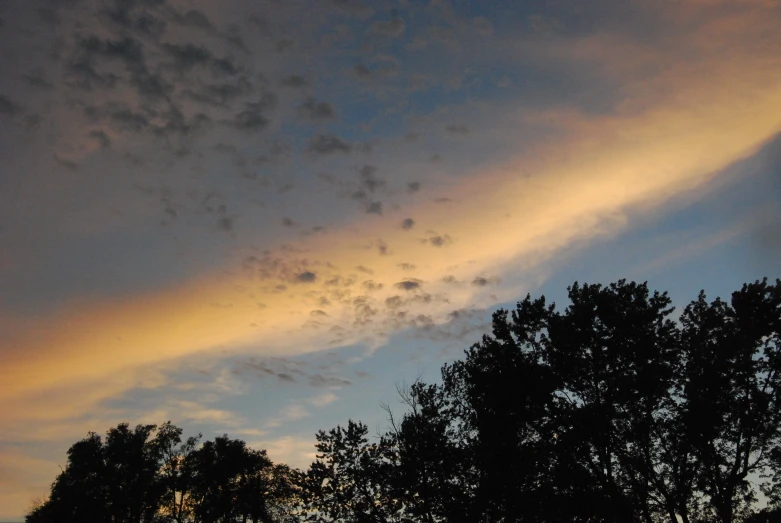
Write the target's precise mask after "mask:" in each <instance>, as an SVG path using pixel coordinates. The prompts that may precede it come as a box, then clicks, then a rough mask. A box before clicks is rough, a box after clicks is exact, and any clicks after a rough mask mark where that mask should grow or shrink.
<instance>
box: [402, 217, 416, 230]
mask: <svg viewBox="0 0 781 523" xmlns="http://www.w3.org/2000/svg"><path fill="white" fill-rule="evenodd" d="M414 226H415V220H413V219H412V218H404V219H403V220H402V221H401V228H402V229H404V230H406V231H408V230H410V229H412V228H413V227H414Z"/></svg>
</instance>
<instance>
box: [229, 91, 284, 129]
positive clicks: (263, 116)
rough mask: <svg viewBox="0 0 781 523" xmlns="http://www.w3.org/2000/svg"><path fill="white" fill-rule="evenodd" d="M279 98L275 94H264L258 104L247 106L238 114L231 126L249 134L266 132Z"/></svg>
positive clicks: (253, 103)
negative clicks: (270, 114)
mask: <svg viewBox="0 0 781 523" xmlns="http://www.w3.org/2000/svg"><path fill="white" fill-rule="evenodd" d="M276 102H277V98H276V96H275V95H274V94H273V93H264V94H263V95H262V96H261V97H260V99H259V100H258V101H256V102H249V103H247V104H245V107H244V110H243V111H240V112H238V113H236V114H235V115H234V117H233V120H231V121H230V122H229V124H230V125H231V126H232V127H234V128H235V129H238V130H239V131H244V132H248V133H257V132H259V131H262V130H264V129H265V128H266V127H267V126H268V124H269V123H270V121H271V120H270V118H269V116H268V114H269V112H270V111H271V110H272V109H273V108H274V107H275V106H276Z"/></svg>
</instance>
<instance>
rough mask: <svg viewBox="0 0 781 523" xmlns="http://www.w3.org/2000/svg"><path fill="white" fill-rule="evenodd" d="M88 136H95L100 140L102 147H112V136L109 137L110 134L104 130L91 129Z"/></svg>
mask: <svg viewBox="0 0 781 523" xmlns="http://www.w3.org/2000/svg"><path fill="white" fill-rule="evenodd" d="M88 136H89V137H90V138H94V139H95V140H97V141H98V143H100V147H101V148H102V149H107V148H108V147H110V146H111V139H110V138H109V137H108V135H107V134H106V133H105V132H104V131H102V130H94V131H90V132H89V134H88Z"/></svg>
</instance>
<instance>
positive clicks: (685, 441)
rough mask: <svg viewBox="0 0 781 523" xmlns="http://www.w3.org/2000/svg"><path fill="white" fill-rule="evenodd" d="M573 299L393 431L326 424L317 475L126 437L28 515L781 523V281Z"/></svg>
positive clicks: (489, 350)
mask: <svg viewBox="0 0 781 523" xmlns="http://www.w3.org/2000/svg"><path fill="white" fill-rule="evenodd" d="M568 299H569V303H568V304H567V306H566V307H565V308H564V309H559V308H557V307H556V306H555V305H554V304H548V303H547V302H546V300H545V298H544V297H540V298H537V299H532V297H531V296H527V297H526V298H525V299H524V300H523V301H521V302H519V303H518V304H517V306H516V308H515V309H514V310H512V311H507V310H499V311H497V312H496V313H494V315H493V329H492V333H491V334H490V335H485V336H483V338H482V340H481V341H480V342H479V343H476V344H475V345H473V346H472V347H471V348H470V349H469V350H467V351H466V354H465V357H464V358H463V359H462V360H459V361H456V362H454V363H451V364H448V365H445V366H444V367H443V368H442V379H441V381H440V382H438V383H434V384H426V383H422V382H420V381H417V382H415V383H414V384H413V385H412V386H410V387H408V388H402V389H400V394H401V397H402V399H403V400H404V402H405V403H406V406H407V409H406V411H405V412H404V413H403V414H402V415H401V417H400V418H395V417H394V415H393V413H392V412H391V410H390V409H389V408H386V410H387V412H388V415H389V427H388V429H387V431H386V432H385V433H383V434H379V435H378V436H377V437H376V438H370V437H369V435H368V429H367V427H366V425H364V424H362V423H360V422H353V421H349V422H348V424H347V426H346V427H341V426H337V427H336V428H334V429H331V430H329V431H320V432H318V433H317V435H316V439H317V444H316V448H317V451H318V456H317V460H316V461H315V462H314V463H313V464H312V465H311V467H310V468H309V470H307V471H306V472H299V471H296V470H292V469H290V468H289V467H287V466H285V465H274V464H272V463H271V461H270V460H269V459H268V457H267V456H266V453H265V452H264V451H256V450H252V449H249V448H248V447H247V446H246V444H245V443H244V442H243V441H240V440H232V439H230V438H229V437H228V436H222V437H218V438H215V439H214V440H213V441H206V442H204V443H203V444H200V443H199V438H200V437H199V438H190V439H188V440H186V441H184V442H182V440H181V430H180V429H178V428H176V427H174V426H173V425H171V424H170V423H166V424H163V425H161V426H160V427H155V426H153V425H146V426H141V425H139V426H137V427H136V428H135V429H130V428H129V427H128V425H119V426H118V427H116V428H114V429H111V430H110V431H109V432H108V434H107V436H106V438H105V439H101V438H100V437H99V436H98V435H96V434H90V435H89V436H88V437H87V438H85V439H84V440H82V441H80V442H78V443H76V444H74V445H73V446H72V447H71V449H70V450H69V451H68V464H67V467H66V468H65V470H64V471H63V472H62V473H61V474H60V475H59V476H58V477H57V479H56V481H55V482H54V484H53V485H52V490H51V495H50V498H49V500H48V501H46V502H45V503H43V504H42V505H40V506H39V507H37V508H36V509H35V510H33V511H32V512H31V513H30V514H29V515H28V517H27V521H28V522H29V523H42V522H52V521H58V522H71V521H72V522H77V521H78V522H82V521H96V522H98V521H100V522H102V521H106V522H137V523H142V522H144V523H146V522H177V523H184V522H203V523H207V522H214V523H217V522H221V523H222V522H237V521H241V522H247V521H253V522H264V523H268V522H277V521H290V522H293V521H301V522H303V521H310V522H317V523H327V522H344V523H381V522H398V523H418V522H420V523H435V522H454V523H456V522H458V523H460V522H464V523H467V522H470V523H471V522H504V523H510V522H539V523H543V522H565V521H566V522H582V523H635V522H637V523H657V522H659V523H661V522H666V523H677V522H678V521H679V520H680V521H683V522H684V523H739V522H745V523H777V522H779V521H780V518H781V516H780V515H779V514H781V509H779V507H781V281H779V280H776V282H775V284H771V283H768V282H767V280H762V281H757V282H754V283H751V284H747V285H744V286H743V287H742V289H740V290H739V291H737V292H735V293H733V295H732V297H731V300H730V301H729V302H726V301H722V300H721V299H716V300H714V301H708V300H707V299H706V296H705V294H704V293H701V294H700V296H699V297H698V298H697V300H695V301H693V302H692V303H690V304H689V305H688V306H686V307H685V308H684V309H683V310H682V311H681V313H680V315H679V316H677V317H676V316H675V310H674V308H673V306H672V303H671V300H670V298H669V297H668V295H667V294H666V293H659V292H652V291H650V290H649V289H648V286H647V285H646V284H644V283H643V284H638V283H633V282H626V281H624V280H621V281H618V282H616V283H613V284H610V285H607V286H601V285H579V284H577V283H576V284H574V285H573V286H572V287H570V288H569V295H568ZM765 505H767V507H766V508H763V507H764V506H765Z"/></svg>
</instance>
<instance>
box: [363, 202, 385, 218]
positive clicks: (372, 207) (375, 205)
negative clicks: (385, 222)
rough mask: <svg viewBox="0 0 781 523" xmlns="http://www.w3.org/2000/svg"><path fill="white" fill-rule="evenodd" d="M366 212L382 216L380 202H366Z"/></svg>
mask: <svg viewBox="0 0 781 523" xmlns="http://www.w3.org/2000/svg"><path fill="white" fill-rule="evenodd" d="M366 213H367V214H378V215H380V216H382V202H367V204H366Z"/></svg>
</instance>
